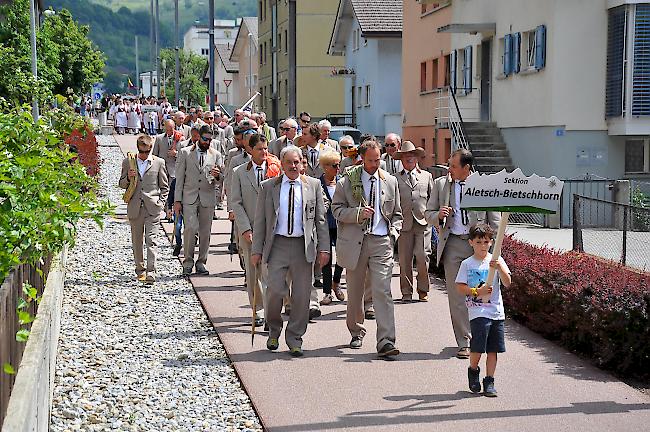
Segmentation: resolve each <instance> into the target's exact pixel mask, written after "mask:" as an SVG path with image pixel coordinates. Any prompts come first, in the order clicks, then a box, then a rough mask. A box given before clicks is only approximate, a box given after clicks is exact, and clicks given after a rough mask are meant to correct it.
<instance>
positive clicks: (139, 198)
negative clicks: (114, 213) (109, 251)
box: [119, 135, 169, 283]
mask: <svg viewBox="0 0 650 432" xmlns="http://www.w3.org/2000/svg"><path fill="white" fill-rule="evenodd" d="M152 142H153V138H151V137H150V136H147V135H140V136H139V137H138V139H137V141H136V145H137V147H138V156H137V158H136V162H137V169H135V170H134V169H131V167H129V158H128V157H127V158H125V159H124V161H123V162H122V173H121V175H120V180H119V185H120V187H121V188H123V189H128V187H129V183H130V182H131V180H132V179H137V180H136V181H137V183H136V189H135V192H134V193H133V195H132V196H131V199H130V201H129V203H128V205H127V207H126V215H127V217H128V219H129V224H130V225H131V244H132V246H133V257H134V258H135V273H136V275H137V278H138V280H139V281H141V282H147V283H153V282H154V281H155V280H156V250H155V246H156V243H155V241H154V239H153V234H154V233H156V232H157V231H158V229H159V223H160V212H161V211H162V210H163V208H164V205H165V201H166V199H167V193H168V192H169V185H168V182H167V169H166V168H165V161H164V160H163V159H161V158H159V157H157V156H154V155H153V154H151V144H152ZM143 234H144V243H145V245H146V247H147V266H146V269H145V265H144V256H143V254H144V252H143Z"/></svg>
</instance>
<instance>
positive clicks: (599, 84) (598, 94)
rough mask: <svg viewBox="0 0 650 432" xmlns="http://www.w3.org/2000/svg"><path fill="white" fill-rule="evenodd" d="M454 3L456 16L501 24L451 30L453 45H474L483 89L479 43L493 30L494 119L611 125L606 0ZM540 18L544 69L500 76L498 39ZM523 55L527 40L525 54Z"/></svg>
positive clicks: (502, 123) (573, 126) (505, 123)
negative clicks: (479, 30)
mask: <svg viewBox="0 0 650 432" xmlns="http://www.w3.org/2000/svg"><path fill="white" fill-rule="evenodd" d="M452 7H453V19H452V23H490V22H495V23H496V34H495V35H482V34H480V33H479V34H477V35H470V34H453V35H452V49H462V48H464V47H465V46H467V45H470V44H471V45H473V46H474V48H473V54H474V62H473V86H474V87H475V88H480V80H479V78H480V59H479V55H480V50H479V49H478V46H480V43H481V40H482V39H486V38H488V37H490V36H493V41H492V120H493V121H496V122H497V124H498V126H499V127H505V128H507V127H531V126H566V129H567V130H606V129H607V125H606V123H605V110H604V107H605V67H606V62H607V0H544V1H539V0H491V1H489V2H488V1H484V0H460V1H454V2H453V6H452ZM541 24H544V25H546V29H547V31H546V66H545V68H544V69H542V70H540V71H539V72H537V73H532V74H522V73H519V74H512V75H510V76H509V77H507V78H505V79H498V78H497V76H498V75H499V74H501V70H502V66H501V59H500V56H499V39H500V38H502V37H503V36H504V35H506V34H509V33H516V32H522V33H523V32H525V31H529V30H533V29H535V28H536V27H537V26H539V25H541ZM525 55H526V47H525V44H524V41H522V48H521V56H522V58H523V57H524V56H525ZM459 64H460V63H459ZM461 83H462V76H461V72H460V70H459V71H458V84H459V86H460V85H461ZM475 99H477V101H478V100H479V98H475ZM477 103H478V102H477Z"/></svg>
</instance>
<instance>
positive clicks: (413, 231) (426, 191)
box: [393, 141, 434, 301]
mask: <svg viewBox="0 0 650 432" xmlns="http://www.w3.org/2000/svg"><path fill="white" fill-rule="evenodd" d="M423 157H424V149H423V148H421V147H415V145H414V144H413V143H412V142H411V141H404V143H403V144H402V147H401V149H400V150H399V151H397V152H395V153H394V155H393V158H394V159H395V161H397V162H401V164H400V165H401V166H403V167H404V168H403V169H402V170H401V171H400V172H399V173H397V174H396V175H395V177H396V178H397V184H398V186H399V195H400V198H399V200H400V204H401V205H402V217H403V218H404V219H403V222H402V231H401V232H400V235H399V240H398V242H397V244H398V254H399V268H400V278H399V282H400V289H401V291H402V301H411V299H412V298H413V286H414V284H413V257H415V262H416V265H417V270H418V281H417V291H418V298H419V300H420V301H428V295H429V294H428V293H429V254H430V253H431V225H429V224H428V223H427V221H426V219H425V216H424V212H425V210H426V208H427V202H428V200H429V197H430V196H431V195H432V194H433V187H434V186H433V177H432V176H431V174H430V173H428V172H426V171H422V170H421V169H420V167H419V166H418V161H419V160H421V159H422V158H423Z"/></svg>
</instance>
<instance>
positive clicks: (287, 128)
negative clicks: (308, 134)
mask: <svg viewBox="0 0 650 432" xmlns="http://www.w3.org/2000/svg"><path fill="white" fill-rule="evenodd" d="M291 129H295V128H293V127H284V128H282V130H283V131H285V132H289V131H290V130H291Z"/></svg>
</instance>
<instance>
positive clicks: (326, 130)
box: [318, 120, 341, 153]
mask: <svg viewBox="0 0 650 432" xmlns="http://www.w3.org/2000/svg"><path fill="white" fill-rule="evenodd" d="M318 130H319V131H320V139H319V140H318V142H319V143H323V144H325V145H328V146H330V147H332V148H333V149H334V150H336V151H337V152H339V153H341V148H340V147H339V143H338V142H337V141H336V140H333V139H331V138H330V132H331V131H332V123H330V122H329V120H321V121H319V122H318Z"/></svg>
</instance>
